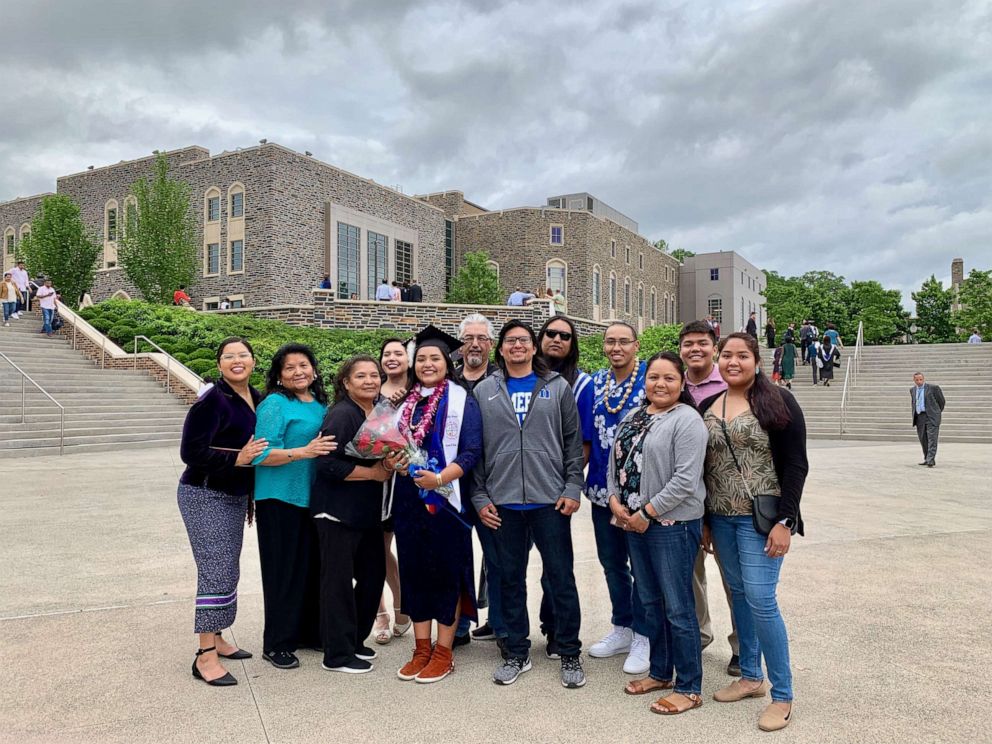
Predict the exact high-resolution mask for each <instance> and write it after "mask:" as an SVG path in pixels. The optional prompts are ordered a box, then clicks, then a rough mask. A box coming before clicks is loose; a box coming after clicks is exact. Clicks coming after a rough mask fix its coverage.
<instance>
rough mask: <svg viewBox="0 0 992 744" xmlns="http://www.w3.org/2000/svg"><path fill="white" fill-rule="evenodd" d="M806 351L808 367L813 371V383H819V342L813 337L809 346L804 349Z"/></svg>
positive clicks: (820, 363)
mask: <svg viewBox="0 0 992 744" xmlns="http://www.w3.org/2000/svg"><path fill="white" fill-rule="evenodd" d="M806 353H807V354H809V361H810V364H809V366H810V369H811V370H812V371H813V384H814V385H817V384H819V379H820V367H821V365H822V362H820V360H819V354H820V342H819V341H817V340H816V338H815V337H814V338H813V340H812V341H811V342H810V345H809V347H808V348H807V349H806Z"/></svg>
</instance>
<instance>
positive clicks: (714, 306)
mask: <svg viewBox="0 0 992 744" xmlns="http://www.w3.org/2000/svg"><path fill="white" fill-rule="evenodd" d="M706 314H707V315H712V316H713V320H715V321H716V322H717V323H723V299H722V298H720V297H710V298H709V299H708V300H706Z"/></svg>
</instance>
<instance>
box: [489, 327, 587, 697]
mask: <svg viewBox="0 0 992 744" xmlns="http://www.w3.org/2000/svg"><path fill="white" fill-rule="evenodd" d="M496 348H497V354H496V359H497V362H498V364H499V367H500V369H499V371H497V372H494V373H493V374H492V375H490V376H489V377H487V378H486V379H485V380H483V381H482V382H481V383H479V384H478V385H477V386H476V388H475V391H474V392H473V394H474V395H475V398H476V400H478V402H479V407H480V409H481V411H482V421H483V428H482V431H483V457H482V459H481V461H480V463H479V465H478V467H477V468H476V471H475V479H474V483H475V490H474V492H473V494H472V503H473V505H474V506H475V508H476V511H478V513H479V519H480V520H481V521H482V523H483V525H484V527H482V528H481V529H490V530H493V531H494V534H495V543H496V550H497V556H498V561H499V565H500V571H501V578H502V580H501V583H500V589H501V599H502V605H503V607H502V610H503V620H504V622H505V624H506V629H507V639H506V658H505V659H504V661H503V663H502V664H501V665H500V666H499V667H497V668H496V670H495V671H494V672H493V681H494V682H495V683H496V684H500V685H510V684H513V683H514V682H516V681H517V678H518V677H519V676H520V675H521V674H523V673H524V672H527V671H529V670H530V669H531V661H530V640H529V639H528V635H529V630H530V620H529V618H528V615H527V561H528V556H529V553H530V546H531V544H536V545H537V549H538V551H539V552H540V554H541V561H542V563H543V564H544V571H545V573H546V575H547V578H548V583H549V585H550V587H551V592H552V602H553V605H554V611H555V629H554V637H555V639H556V640H557V641H558V650H559V654H560V657H561V671H560V675H561V676H560V679H561V684H562V686H563V687H566V688H569V689H574V688H578V687H582V686H583V685H585V683H586V677H585V673H584V672H583V670H582V662H581V660H580V658H579V655H580V653H581V650H582V642H581V641H580V640H579V628H580V626H581V620H582V618H581V611H580V609H579V593H578V590H577V589H576V586H575V573H574V571H573V562H574V554H573V551H572V523H571V517H572V514H574V513H575V512H576V511H577V510H578V508H579V506H580V505H581V499H582V435H581V432H580V424H579V415H578V409H577V408H576V405H575V397H574V396H573V394H572V388H571V386H570V385H569V384H568V382H566V381H565V380H564V379H563V378H562V377H561V376H560V375H558V374H557V373H555V372H551V371H550V370H549V369H548V368H547V365H546V363H545V362H544V360H543V359H542V358H541V357H540V356H538V355H537V348H538V347H537V335H536V334H535V333H534V329H533V328H531V327H530V326H529V325H527V324H526V323H524V322H522V321H519V320H511V321H509V322H508V323H506V324H505V325H504V326H503V328H502V329H501V330H500V333H499V339H498V342H497V346H496Z"/></svg>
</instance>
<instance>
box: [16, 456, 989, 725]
mask: <svg viewBox="0 0 992 744" xmlns="http://www.w3.org/2000/svg"><path fill="white" fill-rule="evenodd" d="M812 447H813V450H812V452H811V463H812V473H813V476H812V478H811V480H810V482H809V484H808V487H807V491H806V495H805V497H804V499H803V507H804V508H803V511H804V514H805V517H806V522H807V525H808V529H807V532H808V536H807V537H806V538H804V539H798V540H797V542H796V547H795V550H794V552H793V554H791V555H790V557H789V558H788V559H787V562H786V568H785V570H784V577H783V581H782V584H781V586H780V592H779V594H780V598H781V604H782V607H783V611H784V613H785V617H786V621H787V625H788V627H789V633H790V637H791V643H792V658H793V666H794V673H795V687H796V695H797V704H796V720H795V723H794V724H793V725H792V726H791V727H790V728H789V729H788V731H787V732H786V733H783V734H780V735H778V737H777V738H778V739H780V740H783V741H785V740H786V739H787V740H789V741H795V742H817V743H820V742H873V743H874V742H905V741H914V742H977V741H988V740H989V739H988V737H989V730H990V728H992V713H990V710H992V687H990V685H989V683H988V675H987V671H988V669H989V668H990V667H992V622H990V621H989V614H990V610H992V604H990V588H992V581H990V578H989V570H988V556H989V555H990V553H992V510H990V508H989V507H990V506H992V499H990V496H989V493H990V492H989V486H988V470H987V463H988V454H989V453H988V448H987V447H985V446H983V445H965V444H957V445H942V446H941V450H940V458H939V467H938V468H936V469H935V470H927V469H925V468H920V467H917V465H916V463H917V461H918V460H919V451H918V450H919V448H918V447H917V446H914V445H873V446H856V445H855V446H852V445H851V444H850V443H847V442H845V443H844V446H843V447H836V446H833V443H830V442H822V443H819V442H818V443H813V444H812ZM2 471H3V475H2V476H0V494H2V495H0V499H2V509H0V535H2V536H3V539H2V540H0V565H2V566H4V570H3V572H2V573H0V659H2V663H0V740H2V741H5V742H6V741H11V742H46V743H47V742H117V741H120V742H129V743H134V742H145V741H148V742H173V741H184V742H187V743H195V742H216V741H232V742H304V741H316V740H324V741H377V742H390V741H403V742H431V743H432V744H437V743H439V742H456V741H457V742H469V743H473V742H490V741H491V742H518V741H521V742H522V741H528V742H573V741H576V742H577V741H640V742H644V741H654V740H668V741H686V742H688V741H697V742H714V743H716V742H729V741H734V742H749V741H767V740H768V737H770V736H774V735H772V734H762V733H761V732H759V731H758V730H757V728H756V726H755V720H756V717H757V715H758V712H759V711H760V709H761V708H762V706H763V703H762V702H761V701H757V700H751V701H747V702H744V703H739V704H736V705H721V704H719V703H715V702H712V701H711V700H710V695H711V694H712V692H713V691H714V690H715V689H717V688H718V687H720V686H722V685H724V684H725V683H726V682H727V681H728V678H727V677H726V676H725V675H724V674H723V667H724V666H725V664H726V661H727V658H728V654H729V651H728V649H727V646H726V644H725V643H724V642H722V641H719V640H718V641H717V642H716V643H714V644H713V645H712V646H710V648H709V649H707V650H706V651H705V652H704V654H703V659H704V666H705V679H704V694H705V697H706V699H707V702H706V704H705V705H704V706H703V707H702V708H701V709H699V710H697V711H693V712H690V713H688V714H686V715H684V716H678V717H675V718H662V717H660V716H656V715H652V714H651V713H650V712H649V711H648V709H647V705H648V703H649V700H647V699H645V698H633V697H628V696H626V695H624V694H623V693H622V691H621V687H622V685H623V682H624V680H625V679H626V675H624V674H623V673H622V671H621V670H620V665H621V662H622V657H617V658H614V659H608V660H598V659H588V658H586V660H585V666H586V671H587V673H588V676H589V684H588V685H587V686H586V687H585V688H583V689H581V690H564V689H563V688H562V687H561V686H560V685H559V683H558V679H557V675H558V665H557V663H556V662H550V661H548V660H547V659H545V658H544V656H543V653H541V651H542V650H543V644H542V643H541V642H540V640H538V641H537V643H536V644H535V656H534V661H535V663H534V670H533V671H532V672H530V673H528V674H526V675H524V676H523V677H522V678H521V679H520V681H519V682H518V683H517V684H515V685H513V686H512V687H509V688H498V687H495V686H494V685H493V684H492V683H491V682H490V681H489V674H490V671H491V669H492V666H493V664H494V662H495V659H496V656H497V654H496V650H495V647H494V646H493V645H492V644H489V643H478V642H476V643H473V644H472V645H471V646H469V647H467V648H465V649H460V650H459V651H458V652H457V654H456V660H457V665H458V668H457V671H456V673H455V674H454V675H453V676H452V677H451V678H449V679H447V680H445V681H443V682H442V683H440V684H437V685H431V686H424V685H415V684H411V683H402V682H399V681H398V680H397V679H396V678H395V676H394V673H395V670H396V669H397V668H398V667H399V666H400V665H401V664H402V663H403V662H405V661H406V659H407V657H408V654H409V652H410V647H411V643H412V641H411V640H410V639H409V638H404V639H402V640H399V641H395V642H394V643H393V644H392V645H390V646H388V647H386V648H385V650H384V652H383V653H382V655H381V657H380V660H379V661H377V662H376V665H377V669H376V672H375V673H373V674H370V675H364V676H361V677H357V678H356V677H344V676H342V675H335V674H330V673H328V672H324V671H322V670H321V669H320V658H319V656H318V655H317V654H316V653H314V652H302V653H301V658H302V662H303V666H302V668H301V669H299V670H295V671H289V672H281V671H278V670H275V669H273V668H272V667H271V666H269V665H268V664H266V663H265V662H264V661H262V660H261V659H260V658H259V656H260V652H261V648H260V645H259V640H260V638H261V622H262V601H261V595H260V586H259V571H258V553H257V544H256V540H255V537H254V531H250V532H249V533H248V534H247V535H246V540H245V551H244V556H243V560H242V572H243V578H242V582H241V594H240V595H241V606H240V614H239V616H238V621H237V624H236V627H235V629H234V636H235V638H236V640H237V641H238V642H240V643H241V644H243V645H244V646H245V647H246V648H248V649H249V650H252V651H254V652H256V654H257V655H256V657H255V659H252V660H250V661H248V662H234V663H232V664H231V665H230V667H229V668H230V669H231V671H233V672H234V674H235V675H236V676H237V677H238V678H239V679H240V680H241V684H240V685H239V686H238V687H236V688H232V689H211V688H208V687H206V686H205V685H203V684H202V683H199V682H196V681H194V680H193V679H192V678H191V676H190V672H189V665H190V664H191V661H192V658H193V654H192V651H193V648H194V638H193V635H192V633H191V632H190V630H191V626H192V612H193V606H192V605H193V601H192V595H193V593H194V589H195V574H194V567H193V560H192V556H191V554H190V551H189V545H188V543H187V541H186V535H185V532H184V530H183V526H182V522H181V520H180V518H179V514H178V511H177V509H176V503H175V482H176V478H177V476H178V473H179V462H178V456H177V455H176V453H175V452H174V451H173V450H171V449H167V450H145V451H135V452H122V453H119V454H118V453H107V454H100V455H91V456H83V455H68V456H65V457H63V458H58V457H38V458H27V459H23V460H7V461H4V463H3V466H2ZM588 514H589V512H588V507H587V506H586V507H585V508H584V509H583V510H582V511H580V512H579V515H578V517H577V519H576V528H575V532H576V543H577V545H576V553H577V565H576V574H577V578H578V582H579V591H580V596H581V598H582V609H583V624H582V636H583V640H584V643H585V645H586V646H587V647H588V645H589V644H591V643H592V642H594V641H595V640H597V639H598V638H599V637H600V636H601V635H602V634H603V633H604V632H605V631H607V630H608V623H609V610H608V600H607V596H606V587H605V584H604V581H603V578H602V574H601V571H600V568H599V566H598V564H597V562H596V557H595V548H594V546H593V538H592V529H591V525H590V523H589V520H588ZM538 570H539V569H537V568H532V570H531V575H532V577H533V578H534V580H533V581H532V582H531V587H532V589H533V587H535V586H536V585H537V581H536V576H537V571H538ZM711 571H712V573H711V576H713V580H712V581H711V587H710V597H711V611H712V613H713V615H714V622H715V625H716V631H717V632H718V633H723V634H725V633H726V632H727V631H729V621H728V613H727V609H726V606H725V604H724V603H723V601H722V594H721V592H720V591H719V589H718V588H717V586H716V584H717V579H716V576H717V574H716V570H715V567H714V568H712V569H711ZM532 595H533V592H532ZM533 599H534V597H533V596H532V600H533ZM532 616H533V617H536V613H532ZM535 635H537V631H536V626H535ZM538 639H539V636H538Z"/></svg>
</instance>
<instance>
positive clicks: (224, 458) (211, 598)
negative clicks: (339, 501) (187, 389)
mask: <svg viewBox="0 0 992 744" xmlns="http://www.w3.org/2000/svg"><path fill="white" fill-rule="evenodd" d="M217 368H218V371H219V372H220V379H219V380H218V381H217V382H215V383H214V384H213V385H211V386H209V387H207V388H205V389H204V390H203V391H202V392H201V393H200V397H199V399H198V400H197V401H196V403H194V404H193V406H192V407H191V408H190V409H189V412H188V413H187V414H186V422H185V423H184V424H183V434H182V440H181V442H180V445H179V457H180V458H181V459H182V461H183V462H184V463H186V470H185V471H184V472H183V474H182V476H181V477H180V479H179V491H178V501H179V512H180V513H181V514H182V517H183V523H184V524H185V525H186V533H187V535H188V536H189V543H190V547H191V548H192V549H193V558H194V560H195V561H196V613H195V616H194V621H193V632H194V633H198V634H199V639H200V645H199V649H198V650H197V652H196V658H195V659H194V661H193V676H194V677H195V678H196V679H200V680H203V681H204V682H206V683H207V684H208V685H212V686H215V687H227V686H230V685H236V684H238V680H237V679H235V678H234V676H233V675H232V674H230V673H229V672H228V671H227V670H226V669H225V668H224V667H223V666H222V665H221V662H220V659H221V658H225V659H250V658H251V654H250V653H248V652H247V651H242V650H241V649H239V648H238V647H237V646H235V645H233V644H231V643H229V642H228V641H226V640H225V639H224V638H223V636H222V635H221V631H223V630H224V629H226V628H230V627H231V625H232V624H233V623H234V618H235V616H236V615H237V612H238V580H239V578H240V576H241V568H240V561H241V544H242V541H243V538H244V524H245V515H248V518H249V519H251V509H250V504H251V493H252V489H253V486H254V482H255V473H254V471H253V470H252V467H251V462H252V460H253V459H254V458H255V457H256V456H258V455H259V454H260V453H261V452H262V451H263V450H264V449H265V448H266V447H267V446H268V443H267V442H266V441H265V440H264V439H258V440H256V439H255V437H254V433H255V408H256V406H257V405H258V403H259V400H260V399H261V395H260V394H259V392H258V391H257V390H255V388H253V387H251V385H249V384H248V380H249V378H250V377H251V373H252V371H253V370H254V369H255V354H254V352H253V351H252V348H251V344H249V343H248V342H247V341H246V340H245V339H243V338H237V337H231V338H227V339H224V340H223V341H222V342H221V344H220V346H219V347H218V349H217Z"/></svg>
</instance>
